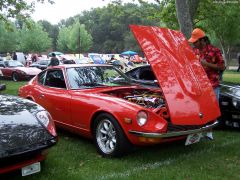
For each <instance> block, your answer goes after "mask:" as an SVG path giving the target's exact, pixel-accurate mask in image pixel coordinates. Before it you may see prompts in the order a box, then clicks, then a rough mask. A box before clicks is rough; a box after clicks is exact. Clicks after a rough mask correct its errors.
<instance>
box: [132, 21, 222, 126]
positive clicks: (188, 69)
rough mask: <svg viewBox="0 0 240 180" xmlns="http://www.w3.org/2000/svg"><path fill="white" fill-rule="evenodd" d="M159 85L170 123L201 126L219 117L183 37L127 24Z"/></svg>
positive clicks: (205, 80) (210, 91)
mask: <svg viewBox="0 0 240 180" xmlns="http://www.w3.org/2000/svg"><path fill="white" fill-rule="evenodd" d="M130 28H131V30H132V32H133V34H134V36H135V38H136V39H137V41H138V43H139V44H140V46H141V48H142V50H143V51H144V53H145V56H146V58H147V60H148V62H149V63H150V65H151V67H152V70H153V71H154V74H155V76H156V77H157V80H158V82H159V85H160V87H161V89H162V91H163V93H164V96H165V99H166V103H167V105H168V109H169V113H170V117H171V121H172V123H174V124H179V125H183V124H189V125H194V124H205V123H207V122H209V121H212V120H215V119H216V118H217V117H218V116H220V110H219V106H218V102H217V100H216V96H215V93H214V91H213V88H212V86H211V84H210V81H209V79H208V77H207V75H206V73H205V71H204V69H203V68H202V66H201V64H200V62H199V61H198V60H197V58H196V56H195V55H194V53H193V50H192V48H191V47H190V45H189V44H188V42H187V40H186V39H185V37H184V35H183V34H182V33H181V32H179V31H174V30H170V29H167V28H159V27H152V26H137V25H130Z"/></svg>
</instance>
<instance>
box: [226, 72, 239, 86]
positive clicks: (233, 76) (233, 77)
mask: <svg viewBox="0 0 240 180" xmlns="http://www.w3.org/2000/svg"><path fill="white" fill-rule="evenodd" d="M223 81H224V82H232V83H238V84H240V72H236V71H225V72H224V74H223Z"/></svg>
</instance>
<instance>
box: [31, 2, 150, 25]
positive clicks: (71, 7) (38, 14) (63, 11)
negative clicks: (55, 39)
mask: <svg viewBox="0 0 240 180" xmlns="http://www.w3.org/2000/svg"><path fill="white" fill-rule="evenodd" d="M148 1H149V2H150V1H153V0H148ZM109 2H110V0H55V4H53V5H51V4H49V3H45V4H37V5H36V8H35V13H34V14H33V15H32V18H33V19H34V20H35V21H38V20H47V21H49V22H50V23H52V24H57V23H58V22H59V21H60V20H61V19H66V18H68V17H71V16H74V15H76V14H80V13H81V11H84V10H90V9H91V8H96V7H103V6H106V5H107V4H108V3H109ZM124 2H133V0H124ZM135 2H136V1H135Z"/></svg>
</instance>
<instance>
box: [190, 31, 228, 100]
mask: <svg viewBox="0 0 240 180" xmlns="http://www.w3.org/2000/svg"><path fill="white" fill-rule="evenodd" d="M188 41H189V42H190V43H192V44H193V45H194V47H195V48H194V52H195V53H196V55H197V57H198V58H199V61H200V62H201V64H202V66H203V68H204V70H205V71H206V73H207V76H208V78H209V80H210V82H211V84H212V87H213V89H214V91H215V93H216V97H217V99H219V92H220V88H219V83H220V79H221V72H222V71H224V70H225V65H224V60H223V57H222V54H221V51H220V50H219V49H218V48H216V47H214V46H213V45H212V44H211V43H210V40H209V39H208V37H207V36H206V35H205V32H204V31H203V30H201V29H199V28H196V29H194V30H193V32H192V35H191V38H190V39H189V40H188Z"/></svg>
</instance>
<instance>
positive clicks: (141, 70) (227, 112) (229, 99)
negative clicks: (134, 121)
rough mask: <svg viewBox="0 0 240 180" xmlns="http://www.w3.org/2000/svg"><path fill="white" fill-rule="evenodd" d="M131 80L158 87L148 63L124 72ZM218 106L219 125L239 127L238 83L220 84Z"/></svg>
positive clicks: (239, 97) (239, 94) (239, 93)
mask: <svg viewBox="0 0 240 180" xmlns="http://www.w3.org/2000/svg"><path fill="white" fill-rule="evenodd" d="M125 74H126V75H127V76H128V77H129V78H131V79H132V81H133V82H135V83H138V84H141V85H144V86H147V87H159V86H158V83H157V80H156V78H155V75H154V73H153V71H152V70H151V66H150V65H143V66H138V67H136V68H134V69H132V70H130V71H128V72H126V73H125ZM219 106H220V110H221V114H222V116H221V117H220V118H219V123H220V126H225V125H226V126H231V127H236V128H240V85H239V84H221V86H220V97H219Z"/></svg>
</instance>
